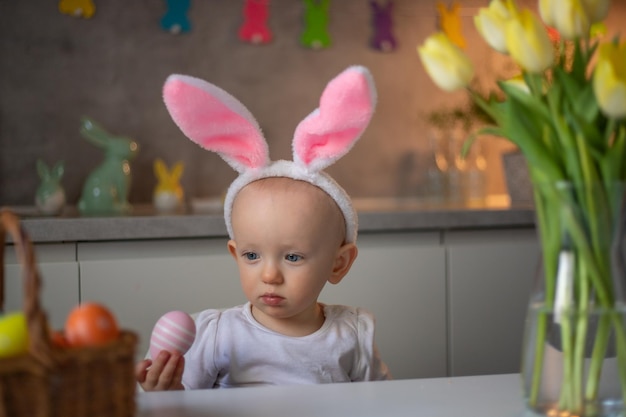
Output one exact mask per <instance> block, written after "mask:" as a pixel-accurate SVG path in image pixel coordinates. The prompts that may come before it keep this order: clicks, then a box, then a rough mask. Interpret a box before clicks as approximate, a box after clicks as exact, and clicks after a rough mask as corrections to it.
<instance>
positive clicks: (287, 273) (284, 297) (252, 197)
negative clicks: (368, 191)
mask: <svg viewBox="0 0 626 417" xmlns="http://www.w3.org/2000/svg"><path fill="white" fill-rule="evenodd" d="M232 225H233V235H234V236H233V238H234V239H233V240H231V241H230V242H229V250H230V251H231V253H232V254H233V257H234V258H235V259H236V261H237V265H238V267H239V273H240V279H241V285H242V288H243V291H244V293H245V295H246V297H247V298H248V300H249V301H250V302H251V303H252V309H253V314H254V316H255V318H256V319H257V320H258V321H259V322H261V324H264V325H266V326H267V327H269V328H272V329H281V328H284V325H285V324H286V323H288V322H292V323H297V322H306V321H307V320H310V319H312V318H313V317H317V318H319V311H318V308H317V297H318V296H319V294H320V292H321V291H322V289H323V287H324V285H325V284H326V282H327V281H328V280H329V279H330V278H331V275H332V271H333V266H334V264H335V262H336V257H337V255H338V252H339V249H340V247H341V246H342V243H343V239H344V235H345V224H344V220H343V216H342V215H341V212H340V211H339V208H338V207H337V206H336V205H335V203H334V201H333V200H332V199H331V198H330V197H329V196H327V195H326V194H325V193H324V192H323V191H322V190H320V189H319V188H317V187H315V186H313V185H311V184H308V183H305V182H302V181H295V180H292V179H287V178H270V179H264V180H261V181H257V182H253V183H251V184H250V185H248V186H246V187H244V189H242V190H241V192H240V193H239V194H238V195H237V197H236V199H235V202H234V205H233V211H232Z"/></svg>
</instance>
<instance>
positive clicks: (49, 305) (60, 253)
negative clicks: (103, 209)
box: [4, 243, 78, 329]
mask: <svg viewBox="0 0 626 417" xmlns="http://www.w3.org/2000/svg"><path fill="white" fill-rule="evenodd" d="M34 250H35V257H36V259H37V266H38V268H39V273H40V275H41V278H42V289H41V294H40V300H41V304H42V306H43V308H44V309H45V311H46V313H47V314H48V320H49V322H50V325H51V326H52V327H53V328H54V329H62V328H63V325H64V324H65V318H66V317H67V314H68V313H69V312H70V310H71V309H72V308H74V307H75V306H76V305H77V304H78V264H77V263H76V245H74V244H71V243H58V244H56V243H55V244H37V245H35V246H34ZM4 304H5V311H7V312H10V311H18V310H19V311H23V308H24V281H23V279H22V265H21V264H20V263H19V262H18V260H17V258H16V254H15V250H14V246H13V245H7V246H6V248H5V303H4Z"/></svg>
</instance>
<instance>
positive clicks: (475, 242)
mask: <svg viewBox="0 0 626 417" xmlns="http://www.w3.org/2000/svg"><path fill="white" fill-rule="evenodd" d="M445 236H446V237H445V242H444V243H445V245H446V247H447V250H448V281H449V289H448V291H449V299H448V303H449V309H450V310H449V326H450V333H449V334H450V340H449V344H450V375H451V376H463V375H481V374H496V373H509V372H519V369H520V359H521V347H522V337H523V331H524V320H525V315H526V308H527V303H528V297H529V294H530V288H531V286H532V284H533V282H534V278H535V271H536V269H537V266H538V262H539V255H540V251H539V243H538V240H537V237H536V234H535V231H534V230H533V229H526V230H498V231H468V232H460V231H459V232H449V233H447V234H446V235H445Z"/></svg>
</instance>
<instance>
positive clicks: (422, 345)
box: [5, 229, 539, 379]
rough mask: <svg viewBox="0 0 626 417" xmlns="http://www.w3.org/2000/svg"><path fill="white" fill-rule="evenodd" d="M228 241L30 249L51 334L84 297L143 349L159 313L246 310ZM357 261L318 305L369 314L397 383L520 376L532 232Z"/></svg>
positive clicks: (421, 242)
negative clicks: (107, 312)
mask: <svg viewBox="0 0 626 417" xmlns="http://www.w3.org/2000/svg"><path fill="white" fill-rule="evenodd" d="M226 243H227V239H226V238H213V239H170V240H166V239H163V240H142V241H139V240H137V241H119V242H78V243H64V244H38V245H36V253H37V256H38V262H39V268H40V270H41V273H42V276H43V279H44V288H43V293H42V301H43V304H44V308H46V310H47V311H48V313H49V317H50V321H51V323H52V325H53V326H54V327H55V328H61V327H62V326H63V323H64V320H65V317H66V316H67V313H68V312H69V310H70V309H71V308H73V307H74V306H75V305H76V304H77V303H78V302H79V300H80V301H97V302H101V303H104V304H105V305H107V306H109V308H111V310H112V311H113V312H114V313H115V315H116V316H117V318H118V321H119V322H120V324H121V325H122V326H123V327H125V328H128V329H132V330H134V331H136V332H137V333H138V334H139V336H140V346H139V349H138V355H139V356H142V355H143V354H144V352H145V351H146V350H147V347H148V342H149V337H150V333H151V331H152V327H153V326H154V323H155V322H156V321H157V320H158V318H159V317H160V316H161V315H163V314H164V313H166V312H168V311H171V310H183V311H187V312H189V313H192V312H196V311H200V310H203V309H206V308H225V307H231V306H235V305H238V304H242V303H245V302H246V299H245V297H244V295H243V293H242V291H241V288H240V284H239V278H238V271H237V266H236V263H235V261H234V260H233V259H232V257H231V256H230V254H229V252H228V250H227V248H226ZM358 246H359V256H358V258H357V259H356V261H355V263H354V265H353V267H352V269H351V271H350V272H349V273H348V275H347V276H346V277H345V278H344V279H343V280H342V281H341V282H340V283H339V284H338V285H332V284H327V285H326V287H325V288H324V290H323V291H322V294H321V295H320V301H321V302H325V303H329V304H346V305H353V306H360V307H363V308H366V309H367V310H369V311H371V312H372V313H373V314H374V316H375V317H376V322H377V326H376V342H377V345H378V347H379V349H380V353H381V356H382V357H383V359H384V360H385V362H386V363H387V364H388V366H389V367H390V370H391V372H392V374H393V376H394V377H395V378H397V379H402V378H430V377H444V376H460V375H480V374H493V373H508V372H517V371H518V370H519V359H520V349H521V344H522V340H521V339H522V336H523V324H524V318H525V314H526V306H527V301H528V295H529V291H530V286H531V284H532V282H533V279H534V277H535V270H536V267H537V264H538V261H539V245H538V243H537V239H536V236H535V231H534V229H507V230H472V231H444V230H442V231H432V232H406V233H401V232H397V233H369V234H365V233H363V234H361V235H360V236H359V241H358ZM8 248H9V249H8V250H7V253H6V258H7V259H6V271H7V279H6V281H7V282H6V295H5V305H6V309H7V310H8V311H11V310H16V309H21V308H22V292H21V291H22V282H21V276H20V266H19V265H18V264H17V261H16V259H15V255H14V254H13V251H12V249H11V245H9V246H8Z"/></svg>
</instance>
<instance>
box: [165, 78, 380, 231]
mask: <svg viewBox="0 0 626 417" xmlns="http://www.w3.org/2000/svg"><path fill="white" fill-rule="evenodd" d="M163 97H164V101H165V105H166V106H167V109H168V110H169V112H170V115H171V116H172V118H173V120H174V122H175V123H176V124H177V125H178V127H179V128H180V129H181V130H182V132H183V133H184V134H185V135H186V136H187V137H189V139H191V140H192V141H193V142H195V143H197V144H198V145H200V146H201V147H202V148H204V149H207V150H210V151H213V152H217V153H218V154H219V155H220V156H221V157H222V158H223V159H224V160H225V161H226V162H227V163H228V164H229V165H230V166H231V167H232V168H233V169H235V170H236V171H237V172H238V173H239V176H238V177H237V179H236V180H235V181H234V182H233V183H232V184H231V186H230V187H229V189H228V192H227V193H226V198H225V201H224V216H225V218H226V226H227V229H228V233H229V235H230V236H231V237H232V227H231V224H230V211H231V209H232V204H233V200H234V197H235V196H236V195H237V193H238V192H239V190H241V189H242V188H243V187H244V186H245V185H247V184H249V183H250V182H253V181H255V180H258V179H261V178H266V177H289V178H294V179H298V180H302V181H306V182H309V183H312V184H314V185H316V186H318V187H319V188H321V189H322V190H324V191H325V192H326V193H327V194H329V195H330V196H331V197H332V198H333V199H334V200H335V201H336V202H337V204H338V205H339V208H340V209H341V210H342V212H343V214H344V217H345V219H346V224H347V227H346V233H347V234H346V236H347V240H348V241H354V240H356V233H357V220H356V213H355V212H354V208H353V207H352V204H351V203H350V199H349V197H348V195H347V194H346V192H345V191H344V190H343V189H342V188H341V187H340V186H339V185H338V184H337V183H336V182H335V181H334V180H333V179H332V178H331V177H330V176H329V175H328V174H326V173H325V172H323V169H324V168H326V167H328V166H329V165H331V164H333V163H334V162H335V161H337V160H338V159H339V158H341V157H342V156H343V155H345V154H346V153H347V152H348V151H349V150H350V149H351V148H352V146H353V145H354V143H355V142H356V141H357V140H358V139H359V138H360V136H361V134H362V133H363V131H364V130H365V128H366V127H367V125H368V124H369V122H370V119H371V117H372V115H373V112H374V107H375V103H376V90H375V87H374V83H373V80H372V77H371V75H370V73H369V71H368V70H367V69H366V68H365V67H361V66H352V67H349V68H347V69H346V70H344V71H343V72H342V73H341V74H339V75H338V76H337V77H335V78H334V79H333V80H331V81H330V82H329V83H328V85H327V86H326V88H325V89H324V92H323V93H322V96H321V98H320V102H319V107H318V108H317V109H315V110H314V111H313V112H312V113H310V114H309V115H308V116H307V117H306V118H304V120H302V121H301V122H300V123H299V124H298V126H297V127H296V130H295V133H294V137H293V143H292V147H293V161H285V160H279V161H275V162H272V161H271V160H270V157H269V149H268V145H267V142H266V140H265V138H264V136H263V133H262V132H261V129H260V128H259V125H258V123H257V121H256V120H255V119H254V117H253V116H252V114H251V113H250V111H249V110H248V109H247V108H246V107H245V106H244V105H243V104H242V103H241V102H239V101H238V100H237V99H236V98H235V97H233V96H231V95H230V94H228V93H227V92H226V91H224V90H222V89H221V88H219V87H217V86H215V85H213V84H210V83H208V82H206V81H204V80H201V79H198V78H194V77H190V76H186V75H178V74H174V75H170V76H169V77H168V78H167V80H166V82H165V85H164V87H163Z"/></svg>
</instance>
